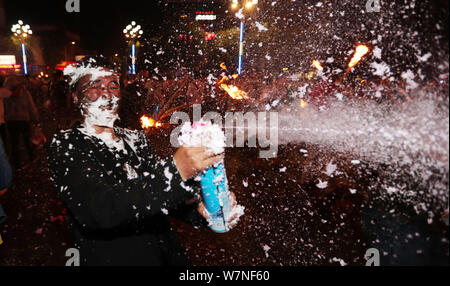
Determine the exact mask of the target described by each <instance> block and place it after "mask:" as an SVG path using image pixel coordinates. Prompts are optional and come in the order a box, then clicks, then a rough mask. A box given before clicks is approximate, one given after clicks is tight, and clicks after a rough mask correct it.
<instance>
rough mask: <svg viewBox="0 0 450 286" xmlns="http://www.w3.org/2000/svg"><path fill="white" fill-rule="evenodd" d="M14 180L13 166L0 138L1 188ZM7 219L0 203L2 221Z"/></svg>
mask: <svg viewBox="0 0 450 286" xmlns="http://www.w3.org/2000/svg"><path fill="white" fill-rule="evenodd" d="M11 180H12V171H11V166H10V165H9V162H8V157H7V156H6V153H5V149H4V148H3V141H2V138H0V190H3V189H5V188H7V187H8V186H9V184H10V183H11ZM5 219H6V214H5V212H4V211H3V208H2V205H0V223H2V222H3V221H4V220H5Z"/></svg>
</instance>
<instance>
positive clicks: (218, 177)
mask: <svg viewBox="0 0 450 286" xmlns="http://www.w3.org/2000/svg"><path fill="white" fill-rule="evenodd" d="M200 179H201V180H200V185H201V188H202V194H203V202H204V203H205V207H206V209H207V211H208V213H209V223H210V225H209V227H210V228H211V229H212V230H213V231H214V232H219V233H223V232H227V231H228V228H227V222H226V217H227V215H228V213H229V212H230V205H229V192H228V182H227V176H226V173H225V168H224V164H223V161H222V162H219V163H218V164H216V165H214V166H212V167H210V168H209V169H207V170H205V171H203V172H202V174H201V175H200Z"/></svg>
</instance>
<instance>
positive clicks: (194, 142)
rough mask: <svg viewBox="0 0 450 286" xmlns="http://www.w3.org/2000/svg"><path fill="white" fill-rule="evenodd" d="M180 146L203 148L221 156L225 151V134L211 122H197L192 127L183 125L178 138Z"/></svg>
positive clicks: (187, 124)
mask: <svg viewBox="0 0 450 286" xmlns="http://www.w3.org/2000/svg"><path fill="white" fill-rule="evenodd" d="M178 141H179V143H180V145H184V146H189V147H194V146H203V147H206V148H207V149H208V151H209V152H212V153H214V154H221V153H223V152H224V151H225V146H226V145H225V134H224V133H223V131H222V129H221V128H220V126H219V125H217V124H212V123H211V121H202V120H200V121H197V122H194V123H193V124H192V125H191V124H189V123H185V124H184V125H183V126H182V127H181V134H180V136H179V137H178Z"/></svg>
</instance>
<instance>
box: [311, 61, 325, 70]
mask: <svg viewBox="0 0 450 286" xmlns="http://www.w3.org/2000/svg"><path fill="white" fill-rule="evenodd" d="M312 65H313V66H314V67H315V68H316V69H317V70H318V71H323V67H322V65H321V64H320V62H319V61H318V60H313V61H312Z"/></svg>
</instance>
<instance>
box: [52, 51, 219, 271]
mask: <svg viewBox="0 0 450 286" xmlns="http://www.w3.org/2000/svg"><path fill="white" fill-rule="evenodd" d="M64 72H65V74H66V75H68V76H70V78H71V82H70V85H71V87H72V89H73V98H74V102H75V103H76V104H78V106H79V107H80V110H81V113H82V116H83V122H82V123H81V124H80V123H78V124H76V125H75V126H73V128H72V129H70V130H66V131H61V132H60V133H59V134H57V135H55V137H54V138H53V140H52V141H51V142H49V143H48V145H47V151H48V157H49V158H48V162H49V169H50V173H51V177H52V180H53V182H54V185H55V186H56V188H57V190H58V192H59V194H60V197H61V199H62V201H63V202H64V203H65V205H66V207H67V209H68V223H69V226H70V228H71V229H72V231H73V233H74V240H75V247H76V248H77V249H78V250H79V253H80V263H81V265H187V264H189V262H188V260H187V258H186V255H185V251H184V249H183V248H182V247H181V246H180V244H179V243H178V241H177V239H176V235H175V233H174V231H173V230H172V229H171V227H170V225H169V222H168V220H167V214H169V215H176V216H178V217H182V218H185V219H186V220H188V221H191V222H192V223H193V224H194V225H198V226H201V225H205V220H204V219H203V217H207V213H206V214H205V211H204V205H203V204H198V202H196V198H197V188H195V187H193V185H191V184H190V183H191V181H192V180H189V179H190V178H191V177H193V176H194V175H195V174H197V173H198V172H200V171H201V170H203V169H206V168H207V167H209V166H210V165H212V164H214V163H215V162H217V161H219V160H221V159H222V158H223V155H218V156H215V155H212V154H209V153H207V152H206V150H205V148H202V147H190V148H189V147H180V148H179V149H178V150H177V152H176V153H175V154H174V156H173V157H172V158H170V159H165V160H162V159H159V158H158V157H157V156H156V155H155V154H154V153H153V152H152V150H151V148H150V147H149V145H148V144H147V138H146V136H145V133H143V132H141V131H133V130H129V129H124V128H118V127H115V126H114V122H115V121H116V120H117V119H118V115H117V110H118V103H119V98H120V85H119V76H118V74H117V73H115V72H114V71H113V70H112V69H111V68H110V67H109V66H108V64H107V63H106V62H105V61H104V58H102V57H96V58H85V59H83V61H82V62H79V63H77V64H76V65H75V66H69V67H67V68H66V69H65V71H64ZM193 202H194V203H193ZM202 216H203V217H202Z"/></svg>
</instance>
